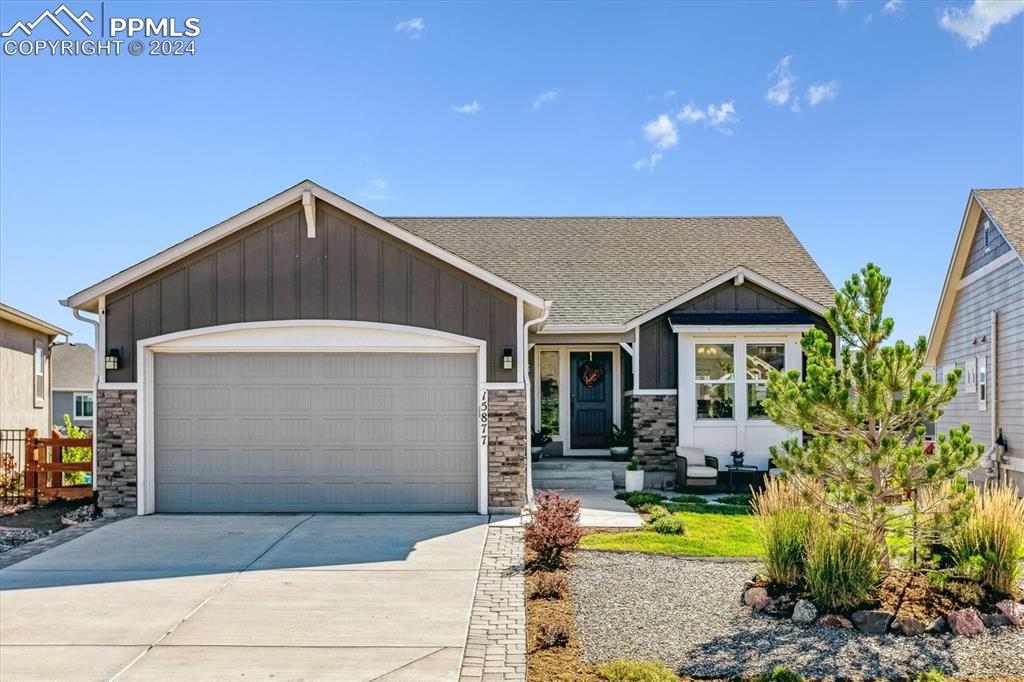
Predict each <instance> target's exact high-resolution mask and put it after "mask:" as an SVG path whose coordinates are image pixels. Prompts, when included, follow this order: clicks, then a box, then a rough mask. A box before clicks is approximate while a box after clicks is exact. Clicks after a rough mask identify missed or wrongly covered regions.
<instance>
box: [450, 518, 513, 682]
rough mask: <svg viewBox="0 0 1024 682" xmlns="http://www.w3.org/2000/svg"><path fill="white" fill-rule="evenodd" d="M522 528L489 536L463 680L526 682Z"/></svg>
mask: <svg viewBox="0 0 1024 682" xmlns="http://www.w3.org/2000/svg"><path fill="white" fill-rule="evenodd" d="M523 538H524V531H523V528H522V527H521V526H518V525H513V524H508V525H491V527H490V528H489V529H488V531H487V542H486V543H485V544H484V554H483V559H482V561H481V564H480V576H479V578H478V579H477V586H476V596H475V597H474V599H473V615H472V617H471V619H470V622H469V637H468V638H467V640H466V653H465V657H464V658H463V661H462V674H461V676H460V677H459V679H460V680H464V681H466V682H524V681H525V680H526V600H525V595H524V589H525V587H524V584H525V579H524V575H523V554H524V544H523Z"/></svg>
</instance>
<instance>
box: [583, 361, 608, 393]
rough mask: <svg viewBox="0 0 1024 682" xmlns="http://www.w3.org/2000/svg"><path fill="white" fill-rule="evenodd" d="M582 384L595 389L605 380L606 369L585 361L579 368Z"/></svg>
mask: <svg viewBox="0 0 1024 682" xmlns="http://www.w3.org/2000/svg"><path fill="white" fill-rule="evenodd" d="M579 378H580V383H581V384H583V385H584V386H586V387H587V388H593V387H594V386H597V384H598V383H599V382H600V381H601V379H603V378H604V367H602V366H601V365H595V364H594V363H593V362H592V361H590V360H584V361H583V363H582V364H581V365H580V368H579Z"/></svg>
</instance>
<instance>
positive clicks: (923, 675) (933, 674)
mask: <svg viewBox="0 0 1024 682" xmlns="http://www.w3.org/2000/svg"><path fill="white" fill-rule="evenodd" d="M907 682H946V676H945V675H943V674H942V673H941V672H939V671H938V670H936V669H935V668H932V669H931V670H926V671H922V672H919V673H914V674H913V675H908V676H907Z"/></svg>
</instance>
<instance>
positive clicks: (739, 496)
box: [715, 493, 754, 507]
mask: <svg viewBox="0 0 1024 682" xmlns="http://www.w3.org/2000/svg"><path fill="white" fill-rule="evenodd" d="M753 498H754V496H753V495H751V494H750V493H736V494H735V495H722V496H721V497H719V498H718V499H717V500H715V502H718V503H719V504H733V505H736V506H738V507H743V506H745V505H748V504H750V503H751V501H752V500H753Z"/></svg>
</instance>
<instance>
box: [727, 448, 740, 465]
mask: <svg viewBox="0 0 1024 682" xmlns="http://www.w3.org/2000/svg"><path fill="white" fill-rule="evenodd" d="M729 454H731V455H732V463H733V465H735V466H738V467H741V466H743V451H742V450H733V451H732V452H731V453H729Z"/></svg>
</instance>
